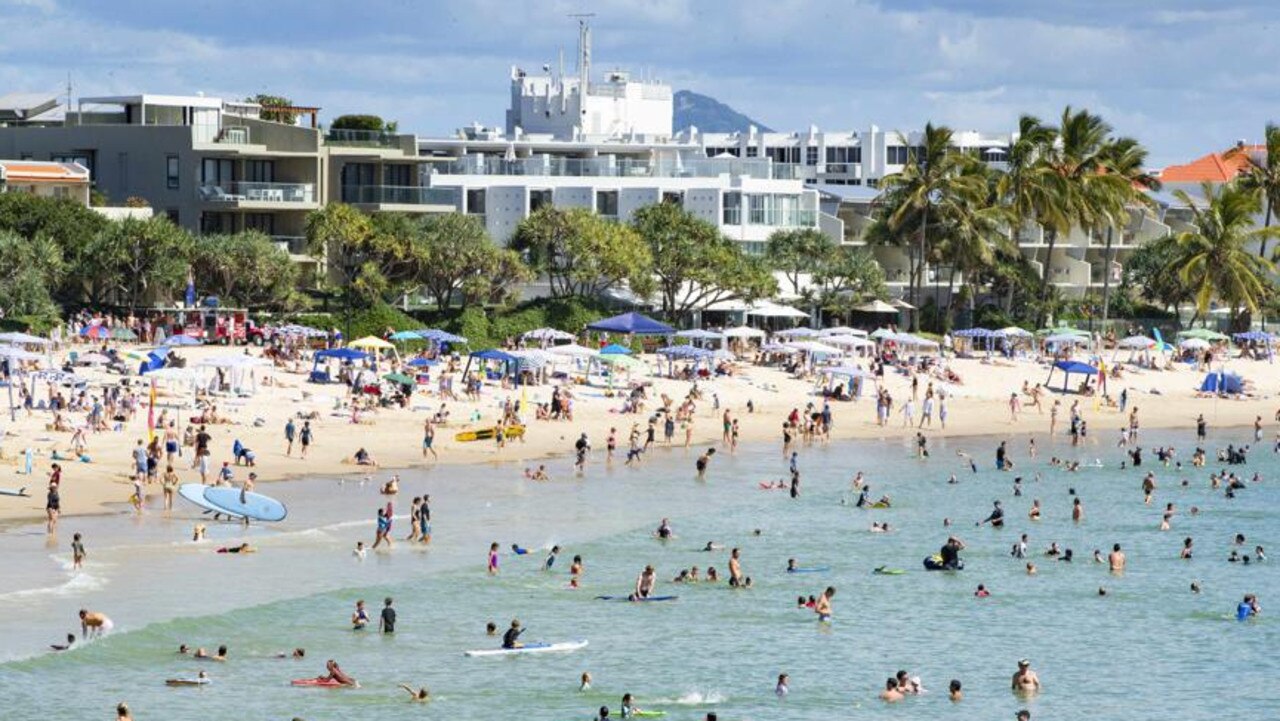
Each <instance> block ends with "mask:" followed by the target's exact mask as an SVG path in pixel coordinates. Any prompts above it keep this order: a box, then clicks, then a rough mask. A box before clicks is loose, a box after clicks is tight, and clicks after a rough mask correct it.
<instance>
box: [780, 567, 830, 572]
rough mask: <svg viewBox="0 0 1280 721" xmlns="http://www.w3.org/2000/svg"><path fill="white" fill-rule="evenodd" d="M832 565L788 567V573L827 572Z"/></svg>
mask: <svg viewBox="0 0 1280 721" xmlns="http://www.w3.org/2000/svg"><path fill="white" fill-rule="evenodd" d="M830 570H831V566H811V567H809V568H788V569H787V573H826V572H827V571H830Z"/></svg>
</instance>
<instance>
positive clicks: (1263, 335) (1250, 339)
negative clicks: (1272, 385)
mask: <svg viewBox="0 0 1280 721" xmlns="http://www.w3.org/2000/svg"><path fill="white" fill-rule="evenodd" d="M1232 338H1234V339H1235V341H1236V343H1261V344H1262V345H1263V346H1265V347H1266V349H1267V360H1268V361H1272V360H1275V358H1274V356H1272V353H1271V342H1272V340H1274V338H1275V336H1273V335H1271V334H1270V333H1267V332H1264V331H1260V330H1251V331H1249V332H1248V333H1236V334H1235V335H1233V336H1232Z"/></svg>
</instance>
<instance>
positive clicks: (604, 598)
mask: <svg viewBox="0 0 1280 721" xmlns="http://www.w3.org/2000/svg"><path fill="white" fill-rule="evenodd" d="M677 598H680V597H679V596H649V597H648V598H632V597H630V596H596V600H597V601H626V602H628V603H644V602H647V601H653V602H657V601H674V600H676V599H677Z"/></svg>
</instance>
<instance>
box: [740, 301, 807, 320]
mask: <svg viewBox="0 0 1280 721" xmlns="http://www.w3.org/2000/svg"><path fill="white" fill-rule="evenodd" d="M747 315H750V316H755V317H757V318H808V317H809V314H808V313H806V312H804V311H802V310H798V309H796V308H792V307H791V306H787V305H778V304H776V303H760V304H757V305H756V306H755V307H754V308H752V309H751V310H749V311H747Z"/></svg>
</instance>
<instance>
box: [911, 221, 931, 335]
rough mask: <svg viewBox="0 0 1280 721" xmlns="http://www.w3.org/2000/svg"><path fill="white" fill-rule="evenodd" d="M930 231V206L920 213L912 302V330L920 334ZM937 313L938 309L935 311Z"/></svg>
mask: <svg viewBox="0 0 1280 721" xmlns="http://www.w3.org/2000/svg"><path fill="white" fill-rule="evenodd" d="M928 231H929V206H928V205H925V206H924V210H923V211H922V212H921V213H920V250H919V252H918V253H917V254H916V269H915V272H916V283H915V291H914V295H913V296H912V298H911V302H912V303H913V304H914V305H915V307H916V312H914V313H912V314H911V330H912V331H913V332H916V333H918V332H920V307H921V306H922V305H923V304H922V303H921V302H920V296H921V295H923V294H924V248H925V241H926V239H927V238H928ZM934 310H935V311H936V310H937V308H935V309H934Z"/></svg>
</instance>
